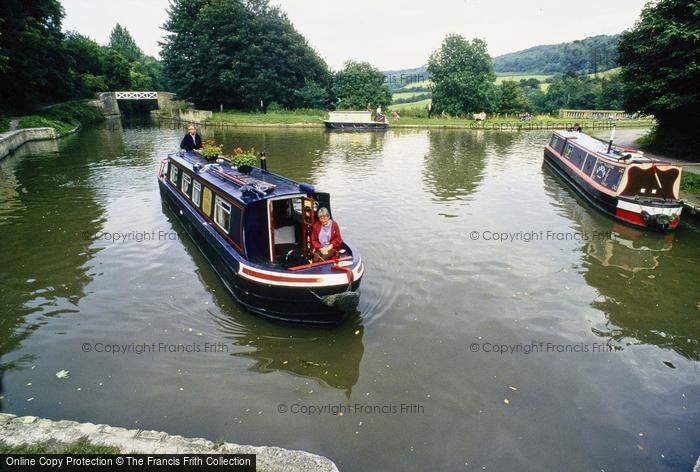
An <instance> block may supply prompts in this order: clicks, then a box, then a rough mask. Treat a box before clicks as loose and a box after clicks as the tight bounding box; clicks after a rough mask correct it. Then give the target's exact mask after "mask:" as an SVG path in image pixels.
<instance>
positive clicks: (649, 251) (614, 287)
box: [544, 168, 700, 360]
mask: <svg viewBox="0 0 700 472" xmlns="http://www.w3.org/2000/svg"><path fill="white" fill-rule="evenodd" d="M545 169H546V171H545V175H544V186H545V191H546V192H547V194H548V195H550V196H551V197H552V200H553V202H555V205H556V207H557V208H558V210H559V213H560V214H561V215H562V216H564V217H566V218H568V219H569V220H571V221H572V223H573V226H572V229H573V230H574V231H576V232H578V233H580V234H581V235H585V236H586V238H587V240H585V241H582V243H581V251H582V253H583V254H582V257H581V260H582V263H581V268H580V270H581V273H582V274H583V277H584V279H585V280H586V282H587V283H588V285H590V286H591V287H594V288H595V289H596V290H597V291H598V297H597V298H596V299H595V300H593V301H592V302H591V306H592V307H594V308H596V309H598V310H600V311H602V312H603V313H605V315H606V319H607V320H606V322H605V323H604V324H602V325H600V326H595V327H594V328H593V332H594V333H595V334H596V335H598V336H600V337H602V338H606V339H608V340H609V341H611V342H612V343H614V344H616V345H618V346H620V347H622V346H624V345H626V344H637V343H644V344H653V345H656V346H659V347H662V348H668V349H673V350H674V351H676V352H678V353H679V354H681V355H683V356H685V357H687V358H689V359H693V360H698V359H700V324H699V323H697V316H698V311H697V310H698V308H697V304H698V301H699V300H700V296H699V295H700V294H699V293H698V291H697V285H695V287H694V288H692V289H690V290H679V287H682V286H684V285H686V284H687V281H688V280H700V270H698V269H697V266H695V267H693V269H691V270H692V271H693V273H688V272H687V271H688V264H687V262H686V261H687V260H689V259H690V258H691V257H692V256H693V252H694V251H697V248H693V247H692V244H691V245H688V244H687V243H685V241H686V240H687V238H686V237H684V235H683V233H685V236H689V235H688V234H687V233H688V232H694V231H697V230H696V229H693V228H692V227H688V226H685V227H683V228H681V229H679V230H678V231H677V232H676V233H670V234H659V233H652V232H647V231H639V230H636V229H634V228H630V227H627V226H623V225H621V224H619V223H616V222H615V221H613V220H612V219H610V218H607V217H605V216H604V215H601V214H599V213H598V212H596V211H595V210H594V209H592V208H590V207H589V206H588V205H587V204H586V202H585V201H583V200H582V199H581V198H580V197H578V196H577V195H576V194H575V193H574V192H573V191H572V190H571V189H570V188H569V187H568V185H567V184H566V183H565V182H563V181H562V180H561V179H560V178H559V177H558V176H555V175H553V174H552V173H551V171H549V169H548V168H545Z"/></svg>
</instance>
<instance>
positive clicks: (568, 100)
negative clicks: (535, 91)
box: [545, 73, 600, 113]
mask: <svg viewBox="0 0 700 472" xmlns="http://www.w3.org/2000/svg"><path fill="white" fill-rule="evenodd" d="M599 95H600V80H598V79H589V78H587V77H585V76H579V75H576V74H575V73H568V74H566V75H564V77H562V78H561V79H556V80H554V81H553V82H552V83H551V84H550V86H549V88H548V89H547V95H546V103H545V108H546V111H547V112H549V113H551V112H554V111H556V110H558V109H561V108H576V109H592V108H595V107H596V99H597V97H598V96H599Z"/></svg>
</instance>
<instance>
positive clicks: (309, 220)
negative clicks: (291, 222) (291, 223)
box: [301, 197, 316, 259]
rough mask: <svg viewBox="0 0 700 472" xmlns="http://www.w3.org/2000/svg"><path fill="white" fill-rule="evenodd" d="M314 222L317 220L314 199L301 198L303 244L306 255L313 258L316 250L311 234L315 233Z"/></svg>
mask: <svg viewBox="0 0 700 472" xmlns="http://www.w3.org/2000/svg"><path fill="white" fill-rule="evenodd" d="M314 222H316V211H315V209H314V199H313V198H309V197H304V198H302V199H301V240H302V244H303V250H304V256H305V257H307V258H308V259H311V257H312V255H313V252H314V246H313V244H311V234H312V233H313V228H314Z"/></svg>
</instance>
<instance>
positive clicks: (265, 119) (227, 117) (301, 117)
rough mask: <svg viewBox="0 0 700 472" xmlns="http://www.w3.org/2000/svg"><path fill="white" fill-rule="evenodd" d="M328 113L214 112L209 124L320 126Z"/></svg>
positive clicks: (317, 111) (296, 111) (315, 111)
mask: <svg viewBox="0 0 700 472" xmlns="http://www.w3.org/2000/svg"><path fill="white" fill-rule="evenodd" d="M327 116H328V112H326V111H325V110H309V109H303V110H295V111H276V112H269V113H247V112H244V111H225V112H223V113H220V112H214V116H212V117H211V119H209V120H208V121H209V122H215V123H241V124H252V123H254V124H297V123H304V124H318V125H322V124H323V123H321V121H322V120H325V119H326V118H327Z"/></svg>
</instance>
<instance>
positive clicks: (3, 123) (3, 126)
mask: <svg viewBox="0 0 700 472" xmlns="http://www.w3.org/2000/svg"><path fill="white" fill-rule="evenodd" d="M8 129H10V119H9V118H7V117H5V116H0V133H4V132H5V131H7V130H8Z"/></svg>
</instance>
